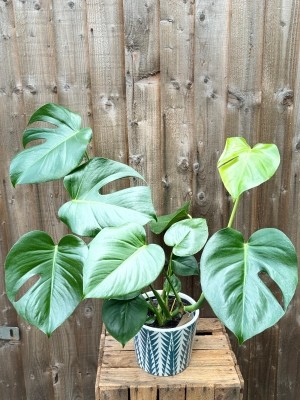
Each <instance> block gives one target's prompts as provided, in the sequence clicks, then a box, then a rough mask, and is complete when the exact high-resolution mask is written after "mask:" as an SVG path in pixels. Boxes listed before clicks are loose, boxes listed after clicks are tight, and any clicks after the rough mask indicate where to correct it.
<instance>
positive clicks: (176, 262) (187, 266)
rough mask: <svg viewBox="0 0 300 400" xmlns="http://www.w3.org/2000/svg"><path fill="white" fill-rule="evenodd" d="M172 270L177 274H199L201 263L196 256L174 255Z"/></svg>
mask: <svg viewBox="0 0 300 400" xmlns="http://www.w3.org/2000/svg"><path fill="white" fill-rule="evenodd" d="M171 265H172V270H173V272H174V273H175V274H176V275H180V276H193V275H199V265H198V262H197V260H196V258H195V257H194V256H188V257H176V256H173V257H172V261H171Z"/></svg>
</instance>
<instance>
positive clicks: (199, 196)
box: [197, 192, 205, 201]
mask: <svg viewBox="0 0 300 400" xmlns="http://www.w3.org/2000/svg"><path fill="white" fill-rule="evenodd" d="M197 197H198V200H200V201H203V200H204V199H205V193H204V192H199V193H198V194H197Z"/></svg>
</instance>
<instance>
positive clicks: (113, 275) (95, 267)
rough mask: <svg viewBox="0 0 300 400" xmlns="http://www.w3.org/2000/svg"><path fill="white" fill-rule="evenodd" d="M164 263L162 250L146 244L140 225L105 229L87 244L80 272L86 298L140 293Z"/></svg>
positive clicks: (153, 278) (154, 245) (157, 273)
mask: <svg viewBox="0 0 300 400" xmlns="http://www.w3.org/2000/svg"><path fill="white" fill-rule="evenodd" d="M164 262H165V254H164V251H163V249H162V248H161V247H160V246H158V245H156V244H149V245H147V244H146V232H145V229H144V228H143V227H142V226H140V225H138V224H135V223H131V224H126V225H122V226H120V227H116V228H104V229H103V230H102V231H101V232H99V233H98V235H97V236H96V237H95V238H94V239H93V240H92V242H91V243H90V245H89V256H88V259H87V262H86V263H85V266H84V273H83V276H84V278H83V282H84V284H83V287H84V293H85V297H100V298H106V299H107V298H112V297H120V296H125V295H127V294H129V293H132V292H135V291H137V290H141V289H142V288H144V287H145V286H148V285H149V284H150V283H152V282H153V281H154V280H155V279H156V278H157V277H158V275H159V273H160V272H161V270H162V268H163V266H164Z"/></svg>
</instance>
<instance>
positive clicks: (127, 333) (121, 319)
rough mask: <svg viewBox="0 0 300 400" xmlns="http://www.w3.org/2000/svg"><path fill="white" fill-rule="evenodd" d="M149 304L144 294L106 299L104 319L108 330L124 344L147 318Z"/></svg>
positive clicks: (103, 311)
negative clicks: (124, 298) (122, 298)
mask: <svg viewBox="0 0 300 400" xmlns="http://www.w3.org/2000/svg"><path fill="white" fill-rule="evenodd" d="M147 312H148V306H147V302H146V301H145V299H144V298H143V297H142V296H139V297H136V298H134V299H132V300H115V299H110V300H105V301H104V303H103V307H102V319H103V322H104V324H105V327H106V329H107V331H108V332H109V333H110V334H111V336H112V337H114V338H115V339H116V340H118V341H119V342H120V343H121V344H122V346H123V347H124V346H125V344H126V343H127V342H128V341H129V340H130V339H132V338H133V337H134V336H135V335H136V334H137V333H138V332H139V330H140V329H141V327H142V326H143V325H144V323H145V321H146V319H147Z"/></svg>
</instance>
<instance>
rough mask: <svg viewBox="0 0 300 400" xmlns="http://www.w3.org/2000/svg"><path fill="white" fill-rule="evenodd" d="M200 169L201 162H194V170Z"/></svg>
mask: <svg viewBox="0 0 300 400" xmlns="http://www.w3.org/2000/svg"><path fill="white" fill-rule="evenodd" d="M199 169H200V164H199V163H194V164H193V170H194V172H198V171H199Z"/></svg>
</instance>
